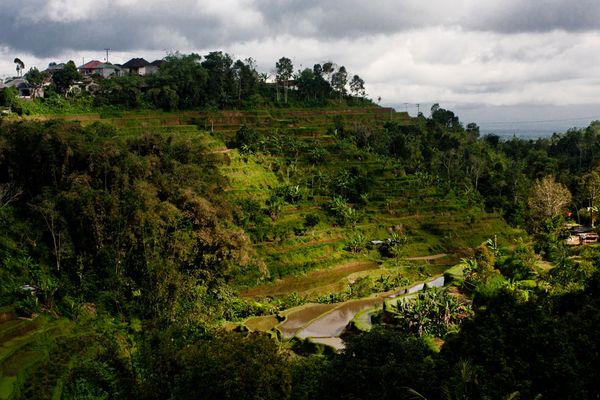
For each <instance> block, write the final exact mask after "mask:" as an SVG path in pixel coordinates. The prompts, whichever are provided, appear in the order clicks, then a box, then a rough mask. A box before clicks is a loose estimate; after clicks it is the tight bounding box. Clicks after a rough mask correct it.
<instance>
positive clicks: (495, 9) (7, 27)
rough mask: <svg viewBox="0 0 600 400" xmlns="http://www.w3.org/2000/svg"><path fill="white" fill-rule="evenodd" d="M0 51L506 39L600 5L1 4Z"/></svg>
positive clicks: (252, 0)
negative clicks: (484, 34) (422, 34)
mask: <svg viewBox="0 0 600 400" xmlns="http://www.w3.org/2000/svg"><path fill="white" fill-rule="evenodd" d="M2 3H3V4H2V8H1V9H0V46H8V47H10V48H12V49H14V50H18V51H26V52H30V53H32V54H34V55H36V56H39V57H43V56H48V55H52V54H59V53H61V52H63V51H65V50H92V49H102V48H104V47H111V48H113V49H115V50H120V51H128V50H141V49H154V50H157V49H158V50H162V49H169V50H170V49H178V48H179V49H181V48H184V47H188V48H218V47H225V46H227V45H229V44H232V43H236V42H238V43H239V42H248V41H252V40H266V39H269V38H273V37H276V36H281V35H288V36H290V37H297V38H315V39H318V40H335V39H339V38H357V37H364V36H374V35H388V34H393V33H397V32H404V31H407V30H419V29H422V28H431V27H451V28H459V29H462V30H464V31H490V32H500V33H521V32H546V31H552V30H556V29H559V30H566V31H582V30H595V29H598V28H599V27H600V18H598V17H599V16H600V2H599V1H598V0H579V1H577V2H568V1H566V0H539V1H516V0H504V1H475V0H457V1H453V2H448V1H428V2H423V1H417V0H405V1H402V2H397V1H372V2H368V1H364V0H329V1H322V0H303V1H300V0H222V1H217V0H201V1H200V0H180V1H178V2H171V1H163V0H146V1H144V2H142V1H137V0H95V1H92V0H78V1H76V0H20V1H17V0H3V1H2Z"/></svg>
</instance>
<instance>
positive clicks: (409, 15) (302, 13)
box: [255, 0, 437, 38]
mask: <svg viewBox="0 0 600 400" xmlns="http://www.w3.org/2000/svg"><path fill="white" fill-rule="evenodd" d="M255 4H256V7H257V9H258V10H259V11H260V12H261V13H262V14H263V16H264V17H265V20H266V21H268V24H269V26H271V27H272V28H273V30H274V31H275V32H282V31H283V32H286V33H288V34H295V33H296V34H308V35H312V36H314V37H321V38H330V37H336V38H339V37H353V36H362V35H367V34H385V33H394V32H399V31H404V30H407V29H416V28H420V27H423V26H427V25H428V24H429V22H428V19H427V15H426V14H427V11H426V10H425V9H424V8H423V7H421V6H418V4H416V3H415V2H414V1H407V2H404V3H403V4H402V5H400V4H399V3H398V2H395V1H378V2H368V1H357V0H350V1H348V0H329V1H326V2H324V1H320V0H307V1H293V0H257V1H256V3H255ZM436 19H437V18H436Z"/></svg>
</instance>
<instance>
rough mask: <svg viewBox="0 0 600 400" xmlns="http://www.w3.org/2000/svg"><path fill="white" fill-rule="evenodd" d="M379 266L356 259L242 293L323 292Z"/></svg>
mask: <svg viewBox="0 0 600 400" xmlns="http://www.w3.org/2000/svg"><path fill="white" fill-rule="evenodd" d="M378 268H379V266H378V265H377V263H375V262H373V261H354V262H350V263H346V264H342V265H338V266H336V267H333V268H329V269H321V270H318V271H313V272H310V273H308V274H306V275H305V276H300V277H287V278H284V279H282V280H280V281H276V282H274V283H273V284H270V285H262V286H257V287H255V288H252V289H248V290H246V291H244V292H242V293H241V295H242V296H243V297H267V296H272V297H273V296H282V295H286V294H289V293H298V294H299V295H301V296H309V295H314V294H322V293H323V292H328V290H323V287H330V286H331V285H338V284H340V283H342V284H344V282H340V281H341V280H343V279H344V278H347V277H348V276H350V275H352V274H355V273H356V272H359V271H369V270H374V269H378Z"/></svg>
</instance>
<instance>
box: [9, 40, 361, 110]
mask: <svg viewBox="0 0 600 400" xmlns="http://www.w3.org/2000/svg"><path fill="white" fill-rule="evenodd" d="M25 78H26V79H28V81H29V82H30V83H31V84H32V85H33V86H34V87H41V86H42V84H43V83H44V82H45V81H47V80H48V78H50V82H51V85H50V86H47V87H46V97H47V98H54V97H56V95H57V94H59V95H70V96H73V95H74V94H73V93H71V92H69V89H70V88H71V86H72V85H73V83H74V82H76V81H79V80H81V76H80V74H79V73H78V71H77V67H76V66H75V63H74V62H73V61H69V62H68V63H66V64H65V67H64V68H63V69H61V70H57V71H55V72H53V73H52V75H51V76H50V77H48V76H46V75H45V74H44V73H42V72H40V71H39V70H38V69H37V68H32V69H30V70H29V72H27V73H26V74H25ZM93 78H94V79H95V81H97V83H98V84H99V87H98V88H97V92H96V93H95V94H94V105H95V106H97V107H101V106H117V107H119V106H120V107H125V108H137V107H141V106H147V107H156V108H160V109H164V110H167V111H169V110H177V109H181V110H188V109H198V108H220V109H226V108H252V107H263V106H265V105H282V106H287V105H299V106H324V105H327V104H328V103H330V102H335V103H339V102H343V101H346V102H348V103H349V104H353V103H356V104H369V101H367V100H366V99H365V95H366V93H365V82H364V80H363V79H362V78H361V77H360V76H358V75H352V76H351V75H350V74H349V72H348V71H347V69H346V67H344V66H343V65H342V66H339V67H338V66H337V65H336V64H334V63H333V62H325V63H323V64H315V65H314V67H313V68H304V69H301V70H298V71H294V65H293V63H292V61H291V60H290V59H289V58H287V57H281V58H280V59H279V60H278V61H277V62H276V64H275V69H274V72H273V74H272V76H269V75H268V74H266V73H261V72H259V71H258V70H257V65H256V62H255V61H254V60H253V59H252V58H248V59H245V60H235V61H234V60H233V58H232V57H231V56H230V55H229V54H227V53H223V52H221V51H214V52H211V53H209V54H207V55H205V56H204V57H201V56H200V55H198V54H194V53H192V54H180V53H173V54H170V55H168V56H166V57H165V58H164V62H163V63H162V64H161V66H160V68H159V69H158V71H157V72H156V73H154V74H153V75H151V76H144V77H142V76H138V75H128V76H122V77H111V78H107V79H103V78H102V77H100V76H96V77H93ZM15 96H16V92H15V89H10V88H9V89H5V94H4V96H3V101H2V102H0V104H2V103H4V104H5V105H11V106H13V107H14V108H15V109H17V110H19V104H18V102H16V101H15V100H14V97H15ZM40 101H43V99H40ZM21 107H23V105H21ZM25 109H26V107H25Z"/></svg>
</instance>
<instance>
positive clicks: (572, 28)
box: [462, 0, 600, 33]
mask: <svg viewBox="0 0 600 400" xmlns="http://www.w3.org/2000/svg"><path fill="white" fill-rule="evenodd" d="M472 12H473V14H472V15H473V18H469V19H466V18H465V19H464V22H463V24H462V25H463V26H464V28H465V29H474V30H487V31H493V32H498V33H523V32H548V31H552V30H564V31H567V32H581V31H592V30H598V29H600V1H598V0H576V1H572V0H569V1H567V0H530V1H514V0H510V1H503V2H501V1H497V2H485V1H482V2H479V3H478V4H477V5H476V6H474V8H473V10H472Z"/></svg>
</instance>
